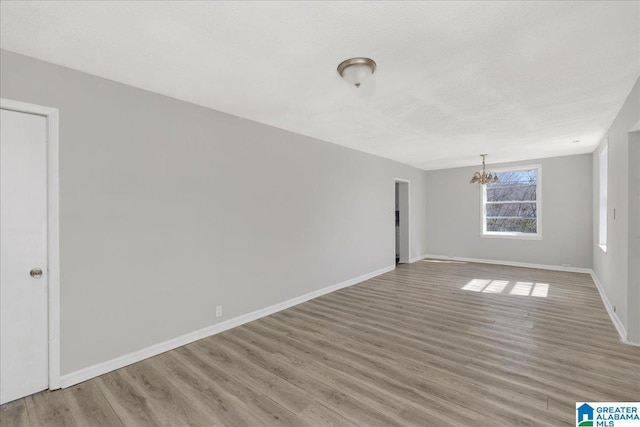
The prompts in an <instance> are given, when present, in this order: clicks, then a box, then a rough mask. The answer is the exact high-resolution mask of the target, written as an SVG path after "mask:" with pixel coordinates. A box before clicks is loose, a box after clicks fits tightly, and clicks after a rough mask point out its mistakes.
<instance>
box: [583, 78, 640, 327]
mask: <svg viewBox="0 0 640 427" xmlns="http://www.w3.org/2000/svg"><path fill="white" fill-rule="evenodd" d="M639 119H640V79H638V80H637V81H636V83H635V85H634V87H633V89H632V90H631V92H630V94H629V96H628V98H627V100H626V101H625V103H624V105H623V106H622V109H621V110H620V112H619V113H618V116H617V117H616V119H615V120H614V122H613V124H612V125H611V128H609V131H608V132H607V135H606V136H605V138H604V139H603V140H602V142H601V143H600V146H598V148H597V149H596V150H595V151H594V153H593V172H594V173H593V197H594V198H593V201H594V203H593V213H594V219H595V221H594V222H593V233H594V234H593V235H594V236H598V232H599V230H598V225H599V215H600V213H599V203H598V194H599V176H600V158H599V154H600V151H601V150H602V147H603V146H604V144H605V142H606V140H607V138H608V141H609V177H608V193H607V196H608V216H607V252H606V253H604V252H603V251H602V250H601V249H600V247H599V246H598V241H597V238H596V239H595V240H594V245H593V249H592V250H593V270H594V272H595V274H596V276H597V277H598V279H599V281H600V283H601V284H602V287H603V288H604V291H605V293H606V294H607V297H608V299H609V301H610V302H611V304H612V305H613V306H615V307H616V314H617V316H618V318H619V319H620V321H621V322H622V324H623V325H624V327H625V328H626V329H627V333H628V334H629V333H631V335H633V337H634V338H635V340H638V339H640V337H639V336H638V335H640V325H637V324H635V323H636V322H634V324H633V325H630V324H629V319H628V317H629V309H631V310H632V311H633V314H632V316H631V317H633V318H634V319H637V312H638V311H640V307H639V306H638V305H636V303H635V302H633V303H631V306H629V304H628V299H629V296H630V293H629V290H630V288H629V283H630V282H629V276H628V272H629V268H628V266H629V263H630V262H631V263H636V264H638V263H640V259H638V258H635V259H630V258H629V233H630V229H629V220H630V218H633V217H637V215H640V212H637V211H636V212H631V211H630V210H629V194H630V193H629V192H630V191H632V192H633V188H634V185H635V186H637V185H639V184H638V183H637V182H636V183H635V184H632V186H631V187H630V186H629V179H630V177H634V176H636V174H635V173H631V174H630V173H629V172H630V170H629V168H630V167H632V168H633V167H635V168H640V164H638V163H635V162H633V161H630V160H631V159H630V158H629V155H630V151H629V131H631V129H632V128H633V127H634V125H635V124H636V123H637V122H638V120H639ZM633 152H634V151H633V150H632V153H631V154H633ZM614 209H615V211H616V215H615V219H614V217H613V210H614ZM630 215H631V216H630ZM633 286H639V284H638V283H634V284H633ZM634 292H635V289H632V294H633V293H634ZM634 301H637V299H634Z"/></svg>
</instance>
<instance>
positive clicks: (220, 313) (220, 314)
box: [216, 305, 222, 317]
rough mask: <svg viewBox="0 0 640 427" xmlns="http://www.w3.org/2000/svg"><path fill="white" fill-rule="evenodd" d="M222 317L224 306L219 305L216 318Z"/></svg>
mask: <svg viewBox="0 0 640 427" xmlns="http://www.w3.org/2000/svg"><path fill="white" fill-rule="evenodd" d="M220 316H222V306H221V305H218V306H216V317H220Z"/></svg>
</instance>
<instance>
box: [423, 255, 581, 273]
mask: <svg viewBox="0 0 640 427" xmlns="http://www.w3.org/2000/svg"><path fill="white" fill-rule="evenodd" d="M425 258H432V259H442V260H450V261H462V262H477V263H480V264H495V265H508V266H510V267H524V268H538V269H541V270H554V271H570V272H573V273H586V274H589V273H591V269H590V268H582V267H565V266H563V265H550V264H533V263H529V262H517V261H501V260H495V259H481V258H465V257H451V256H446V255H423V256H421V257H419V258H417V259H416V261H419V260H422V259H425Z"/></svg>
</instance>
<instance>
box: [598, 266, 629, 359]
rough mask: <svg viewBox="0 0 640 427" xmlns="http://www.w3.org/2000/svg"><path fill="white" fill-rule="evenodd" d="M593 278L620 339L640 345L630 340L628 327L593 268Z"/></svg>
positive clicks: (626, 342)
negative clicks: (616, 310) (619, 315)
mask: <svg viewBox="0 0 640 427" xmlns="http://www.w3.org/2000/svg"><path fill="white" fill-rule="evenodd" d="M591 278H592V279H593V283H595V284H596V288H597V289H598V292H599V293H600V298H601V299H602V303H603V304H604V308H606V309H607V313H609V317H610V318H611V321H612V322H613V326H615V327H616V330H617V331H618V335H620V341H622V342H623V343H625V344H629V345H633V346H636V347H640V343H637V342H633V341H629V340H628V338H627V329H626V328H625V327H624V325H623V324H622V321H621V320H620V318H619V317H618V314H617V313H616V312H615V311H613V304H611V301H609V298H608V297H607V294H606V292H605V291H604V288H603V287H602V283H600V280H599V279H598V276H596V272H595V271H593V270H591Z"/></svg>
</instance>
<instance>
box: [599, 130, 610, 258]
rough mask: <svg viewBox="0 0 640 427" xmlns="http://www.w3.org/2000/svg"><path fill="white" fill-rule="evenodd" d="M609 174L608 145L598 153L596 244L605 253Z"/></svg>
mask: <svg viewBox="0 0 640 427" xmlns="http://www.w3.org/2000/svg"><path fill="white" fill-rule="evenodd" d="M608 174H609V143H608V142H607V143H606V144H604V147H602V151H600V223H599V225H598V230H599V233H598V236H599V237H598V244H599V245H600V248H601V249H602V250H603V251H605V252H607V175H608Z"/></svg>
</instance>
